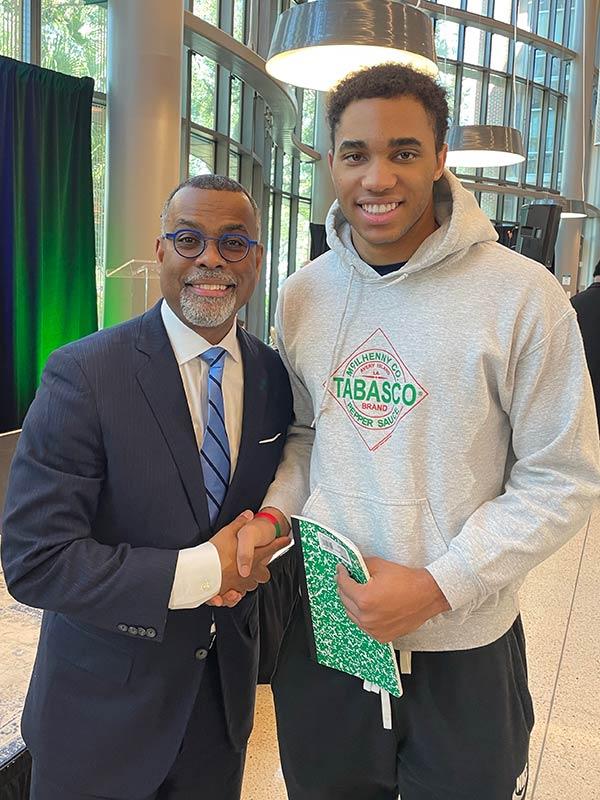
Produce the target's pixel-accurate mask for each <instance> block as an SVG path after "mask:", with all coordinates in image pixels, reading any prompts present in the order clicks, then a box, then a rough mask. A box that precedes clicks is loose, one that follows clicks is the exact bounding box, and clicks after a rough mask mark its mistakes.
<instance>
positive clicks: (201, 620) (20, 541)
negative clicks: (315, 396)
mask: <svg viewBox="0 0 600 800" xmlns="http://www.w3.org/2000/svg"><path fill="white" fill-rule="evenodd" d="M162 222H163V230H162V235H161V236H160V238H159V239H158V240H157V243H156V253H157V259H158V261H159V263H160V268H161V289H162V292H163V295H164V300H162V301H161V302H160V303H159V304H157V305H156V306H155V307H154V308H152V309H151V310H150V311H148V312H147V313H145V314H143V315H142V316H141V317H138V318H137V319H133V320H130V321H128V322H125V323H124V324H121V325H118V326H116V327H114V328H110V329H107V330H104V331H101V332H99V333H97V334H94V335H92V336H89V337H87V338H85V339H82V340H81V341H78V342H74V343H72V344H69V345H67V346H65V347H63V348H61V349H60V350H58V351H56V352H55V353H53V354H52V355H51V356H50V358H49V360H48V363H47V365H46V368H45V370H44V373H43V376H42V381H41V385H40V388H39V390H38V393H37V395H36V398H35V400H34V401H33V404H32V406H31V408H30V410H29V412H28V414H27V417H26V420H25V422H24V425H23V432H22V434H21V437H20V440H19V445H18V448H17V452H16V455H15V459H14V462H13V465H12V471H11V475H10V480H9V486H8V492H7V498H6V508H5V512H6V515H5V520H4V527H3V533H2V560H3V566H4V572H5V576H6V581H7V585H8V588H9V590H10V592H11V593H12V594H13V595H14V597H15V598H16V599H17V600H19V601H21V602H23V603H26V604H28V605H32V606H36V607H41V608H43V609H44V610H45V611H44V617H43V622H42V629H41V635H40V641H39V647H38V653H37V659H36V663H35V667H34V671H33V675H32V679H31V684H30V688H29V693H28V696H27V701H26V704H25V709H24V713H23V719H22V729H23V737H24V739H25V741H26V743H27V745H28V747H29V749H30V751H31V754H32V757H33V771H32V793H31V798H32V800H59V798H60V800H86V799H87V798H92V797H93V798H119V799H120V800H142V799H143V800H192V798H199V797H202V798H203V800H230V799H231V800H234V799H235V798H239V795H240V789H241V778H242V772H243V764H244V756H245V748H246V742H247V739H248V736H249V733H250V730H251V726H252V719H253V707H254V695H255V684H256V671H257V662H258V654H257V641H258V639H257V627H258V613H257V601H256V593H255V592H253V591H252V590H253V589H255V588H256V586H257V585H258V583H259V582H264V581H266V580H268V577H269V572H268V569H267V568H266V563H268V561H269V559H270V558H271V557H272V555H273V554H274V553H275V552H276V551H278V550H279V549H281V547H282V546H284V545H285V544H286V543H287V541H288V540H286V539H285V538H281V539H277V540H276V541H275V537H276V533H277V531H278V520H279V517H278V515H277V513H275V515H274V516H272V515H269V513H268V509H267V510H266V516H263V517H262V518H261V519H257V521H256V525H255V532H256V538H255V544H256V545H257V547H258V555H257V557H256V558H255V559H254V562H253V565H252V570H251V574H250V575H249V576H247V577H244V578H242V577H240V575H239V573H238V571H237V567H236V551H237V538H236V535H237V531H238V530H239V528H240V527H241V525H242V524H243V523H244V522H246V521H247V520H248V519H250V518H252V516H253V514H252V512H253V511H255V510H257V509H258V508H259V507H260V504H261V501H262V499H263V497H264V495H265V492H266V489H267V487H268V486H269V484H270V482H271V480H272V478H273V475H274V473H275V470H276V467H277V465H278V463H279V459H280V455H281V450H282V447H283V443H284V440H285V434H286V430H287V426H288V423H289V422H290V418H291V392H290V387H289V383H288V378H287V374H286V372H285V369H284V368H283V366H282V364H281V362H280V360H279V357H278V355H277V354H276V353H275V352H274V351H273V350H271V349H269V348H268V347H267V346H265V345H264V344H262V343H261V342H260V341H258V340H257V339H255V338H254V337H252V336H250V335H249V334H248V333H246V332H245V331H244V330H242V329H241V328H240V327H238V326H237V325H236V314H237V312H238V310H239V309H240V308H241V307H242V306H243V305H244V304H245V303H247V301H248V300H249V298H250V296H251V294H252V292H253V290H254V288H255V286H256V282H257V279H258V276H259V272H260V267H261V260H262V255H263V248H262V245H260V244H259V242H258V239H259V220H258V212H257V208H256V205H255V203H254V201H253V200H252V198H251V197H250V196H249V195H248V193H247V192H246V191H245V189H243V187H242V186H240V184H238V183H236V182H235V181H231V180H229V179H228V178H223V177H220V176H214V175H208V176H201V177H198V178H192V179H190V180H189V181H187V182H185V183H184V184H182V185H181V186H179V187H178V188H177V189H176V190H175V191H174V192H173V193H172V195H171V196H170V198H169V199H168V201H167V203H166V205H165V209H164V211H163V216H162ZM281 522H282V523H283V519H282V520H281Z"/></svg>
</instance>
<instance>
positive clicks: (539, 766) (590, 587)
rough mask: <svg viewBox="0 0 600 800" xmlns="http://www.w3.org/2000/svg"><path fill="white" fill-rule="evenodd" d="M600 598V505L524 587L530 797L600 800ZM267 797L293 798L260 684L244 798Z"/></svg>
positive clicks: (270, 709)
mask: <svg viewBox="0 0 600 800" xmlns="http://www.w3.org/2000/svg"><path fill="white" fill-rule="evenodd" d="M599 596H600V511H598V512H597V513H596V514H595V515H594V517H593V518H592V520H591V523H590V525H589V526H587V527H586V528H585V529H584V530H582V531H581V532H580V533H579V534H578V535H577V536H576V537H575V538H574V539H572V540H571V541H570V542H569V543H568V544H567V545H566V546H565V547H563V548H562V550H560V551H559V552H558V553H556V554H555V555H554V556H553V557H552V558H550V559H548V561H546V562H545V563H544V564H541V565H540V566H539V567H538V568H537V569H536V570H534V571H533V572H532V573H531V574H530V575H529V577H528V579H527V582H526V583H525V586H524V587H523V588H522V590H521V606H522V614H523V619H524V625H525V633H526V636H527V646H528V657H529V672H530V675H529V678H530V686H531V691H532V694H533V699H534V703H535V708H536V716H537V722H536V726H535V728H534V732H533V739H532V743H531V754H530V783H529V790H528V794H527V800H575V798H577V800H600V599H599ZM266 797H268V798H269V800H286V798H287V794H286V791H285V786H284V784H283V779H282V776H281V769H280V766H279V759H278V757H277V749H276V746H275V727H274V714H273V704H272V701H271V694H270V690H269V687H267V686H261V687H259V690H258V696H257V708H256V723H255V728H254V732H253V734H252V739H251V741H250V747H249V753H248V762H247V766H246V775H245V780H244V793H243V800H264V798H266ZM357 800H359V798H357ZM474 800H475V798H474ZM477 800H484V798H477ZM507 800H510V799H509V798H507Z"/></svg>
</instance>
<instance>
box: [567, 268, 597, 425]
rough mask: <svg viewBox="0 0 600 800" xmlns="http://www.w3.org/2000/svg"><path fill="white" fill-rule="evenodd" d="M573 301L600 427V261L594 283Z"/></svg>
mask: <svg viewBox="0 0 600 800" xmlns="http://www.w3.org/2000/svg"><path fill="white" fill-rule="evenodd" d="M571 303H572V304H573V308H574V309H575V311H576V312H577V321H578V322H579V327H580V329H581V336H582V338H583V346H584V348H585V358H586V361H587V365H588V369H589V371H590V377H591V379H592V386H593V387H594V399H595V401H596V415H597V417H598V427H599V428H600V261H598V263H597V264H596V267H595V269H594V279H593V281H592V283H591V284H590V285H589V286H588V288H587V289H585V290H584V291H583V292H579V294H576V295H575V297H573V298H572V300H571Z"/></svg>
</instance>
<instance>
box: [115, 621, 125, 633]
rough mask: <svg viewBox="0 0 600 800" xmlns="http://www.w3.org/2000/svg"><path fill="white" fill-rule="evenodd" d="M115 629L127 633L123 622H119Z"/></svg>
mask: <svg viewBox="0 0 600 800" xmlns="http://www.w3.org/2000/svg"><path fill="white" fill-rule="evenodd" d="M117 629H118V630H120V631H121V633H127V625H125V623H124V622H121V623H119V625H117Z"/></svg>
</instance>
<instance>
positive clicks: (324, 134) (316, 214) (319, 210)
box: [311, 92, 335, 225]
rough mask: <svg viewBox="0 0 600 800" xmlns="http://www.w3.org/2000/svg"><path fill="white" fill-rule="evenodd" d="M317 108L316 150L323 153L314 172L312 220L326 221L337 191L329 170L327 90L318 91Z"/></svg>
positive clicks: (329, 147)
mask: <svg viewBox="0 0 600 800" xmlns="http://www.w3.org/2000/svg"><path fill="white" fill-rule="evenodd" d="M316 94H317V102H316V110H315V150H316V151H317V152H319V153H320V154H321V160H320V161H317V162H316V163H315V166H314V172H313V190H312V206H311V222H317V223H319V224H321V225H323V224H324V223H325V219H326V217H327V212H328V211H329V209H330V207H331V204H332V203H333V201H334V200H335V191H334V188H333V183H332V180H331V174H330V172H329V164H328V162H327V153H328V152H329V150H330V149H331V137H330V134H329V128H328V126H327V121H326V119H325V98H326V96H327V95H326V94H325V92H317V93H316Z"/></svg>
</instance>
